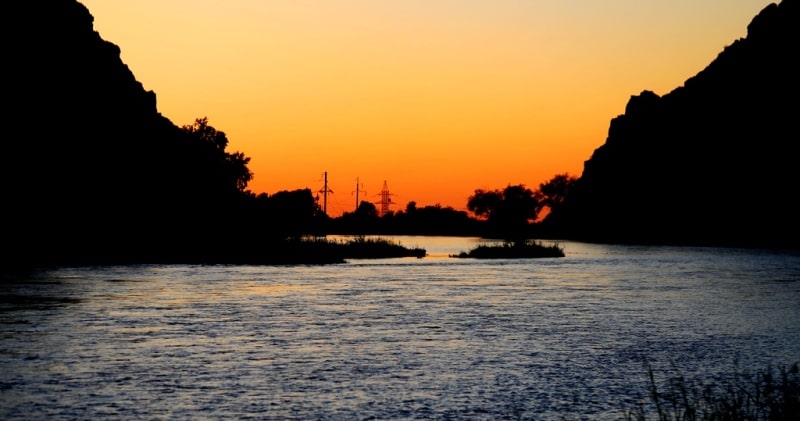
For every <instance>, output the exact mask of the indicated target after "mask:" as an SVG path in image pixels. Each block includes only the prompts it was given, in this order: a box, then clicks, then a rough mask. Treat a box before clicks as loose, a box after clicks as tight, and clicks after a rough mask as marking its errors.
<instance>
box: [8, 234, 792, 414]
mask: <svg viewBox="0 0 800 421" xmlns="http://www.w3.org/2000/svg"><path fill="white" fill-rule="evenodd" d="M397 238H398V239H399V241H401V242H402V243H403V244H404V245H406V246H409V247H424V248H426V249H428V250H429V253H430V254H431V256H430V257H426V258H424V259H416V258H408V259H386V260H354V261H351V262H349V263H347V264H343V265H332V266H276V267H269V266H267V267H260V266H126V267H114V268H95V269H83V268H81V269H61V270H57V271H51V272H48V273H43V274H40V275H38V276H37V277H35V279H30V280H26V281H25V282H19V283H12V284H8V285H0V288H1V290H0V291H1V294H0V295H2V297H4V298H3V300H0V315H2V321H1V322H0V418H2V419H6V420H8V419H94V418H99V417H111V418H122V419H142V418H145V419H154V418H156V419H161V418H169V419H197V418H215V419H217V418H236V419H241V418H255V419H304V420H305V419H370V418H374V419H420V418H428V419H458V418H469V419H518V418H522V419H561V418H562V417H563V419H620V418H621V417H622V412H621V411H622V410H623V409H624V408H625V406H624V405H625V404H626V403H631V402H632V400H633V399H634V398H635V396H636V394H637V393H642V392H643V390H644V389H643V388H644V385H645V384H646V381H647V379H646V374H647V373H646V372H645V369H644V366H643V363H644V362H645V360H647V361H650V362H652V363H654V365H655V366H656V367H662V368H669V367H670V366H671V364H675V366H677V367H679V368H680V369H681V370H682V371H683V373H684V374H685V375H687V376H688V377H692V376H696V377H699V378H707V377H711V376H714V375H716V374H717V373H726V372H730V371H731V370H732V368H733V365H734V363H735V361H739V363H740V364H741V365H743V366H745V367H753V368H754V369H760V368H764V367H766V365H768V364H771V365H773V366H783V365H786V364H789V363H792V362H795V361H798V360H800V351H798V350H800V334H799V333H800V256H798V255H797V254H787V253H770V252H760V251H747V250H724V249H691V248H673V247H619V246H602V245H589V244H581V243H570V242H564V243H563V244H562V245H563V246H564V248H565V252H566V254H567V257H565V258H558V259H534V260H499V261H478V260H472V259H451V258H447V255H449V254H455V253H458V252H459V251H466V249H468V248H471V247H472V246H474V245H475V244H477V242H476V241H477V240H476V239H453V238H424V237H413V238H409V237H397ZM426 241H427V242H426Z"/></svg>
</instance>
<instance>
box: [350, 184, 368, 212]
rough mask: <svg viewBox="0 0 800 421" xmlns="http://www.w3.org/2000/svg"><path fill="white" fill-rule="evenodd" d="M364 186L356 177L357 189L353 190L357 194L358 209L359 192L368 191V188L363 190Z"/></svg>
mask: <svg viewBox="0 0 800 421" xmlns="http://www.w3.org/2000/svg"><path fill="white" fill-rule="evenodd" d="M363 187H364V184H362V183H359V182H358V178H357V177H356V189H355V190H354V191H353V193H355V194H356V210H358V204H359V202H358V193H359V192H361V193H366V192H367V191H366V190H361V189H362V188H363Z"/></svg>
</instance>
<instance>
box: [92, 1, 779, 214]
mask: <svg viewBox="0 0 800 421" xmlns="http://www.w3.org/2000/svg"><path fill="white" fill-rule="evenodd" d="M81 3H83V4H84V5H85V6H86V7H87V8H88V9H89V11H90V12H91V13H92V15H93V16H94V17H95V21H94V25H95V30H97V31H98V32H99V33H100V35H101V36H102V37H103V39H105V40H107V41H110V42H113V43H114V44H117V45H118V46H119V47H120V48H121V50H122V60H123V61H124V62H125V64H127V65H128V67H130V69H131V71H132V72H133V73H134V75H135V76H136V78H137V80H139V81H140V82H142V84H143V85H144V87H145V89H147V90H152V91H154V92H155V93H156V95H157V98H158V109H159V111H160V112H161V113H162V114H163V115H164V116H166V117H167V118H169V119H170V120H171V121H172V122H173V123H175V124H177V125H179V126H181V125H185V124H191V123H192V122H193V121H194V119H195V118H198V117H203V116H207V117H208V119H209V124H211V125H212V126H214V127H215V128H216V129H217V130H221V131H224V132H225V133H226V134H227V136H228V139H229V141H230V143H229V146H228V151H229V152H234V151H240V152H243V153H244V154H245V155H246V156H249V157H250V158H251V161H250V165H249V167H250V169H251V170H252V171H253V173H254V174H255V176H254V179H253V180H252V181H251V183H250V185H249V188H250V190H252V191H253V192H256V193H260V192H266V193H269V194H272V193H275V192H277V191H280V190H294V189H302V188H311V189H312V190H314V191H318V190H322V188H323V174H324V173H325V172H327V174H328V188H329V189H330V190H332V191H333V193H332V194H330V195H329V196H328V202H327V207H328V213H329V214H330V215H331V216H338V215H339V214H341V213H342V212H345V211H348V212H350V211H353V210H354V208H355V206H356V196H355V190H356V185H357V180H358V181H359V182H360V183H361V186H360V188H361V189H363V190H364V191H362V192H361V193H360V194H359V199H361V200H367V201H371V202H373V203H375V204H376V205H378V206H379V202H380V196H379V194H380V190H381V187H382V186H383V183H384V181H386V182H387V184H388V187H389V191H390V192H391V199H392V201H393V202H394V204H393V205H392V207H391V209H393V210H401V209H404V208H405V206H406V204H407V203H408V202H409V201H416V202H417V206H419V207H421V206H427V205H435V204H440V205H442V206H451V207H453V208H455V209H459V210H466V202H467V198H468V197H469V196H470V195H471V194H472V193H473V192H474V190H475V189H478V188H480V189H501V188H503V187H505V186H507V185H509V184H524V185H526V186H528V187H530V188H532V189H535V188H537V187H538V186H539V183H542V182H545V181H547V180H549V179H550V178H552V177H553V176H554V175H556V174H560V173H569V174H571V175H574V176H579V175H580V174H581V172H582V170H583V162H584V161H585V160H586V159H588V158H589V157H590V156H591V154H592V152H593V151H594V149H595V148H597V147H599V146H600V145H602V144H603V143H604V142H605V139H606V134H607V131H608V125H609V122H610V120H611V119H612V118H613V117H615V116H617V115H619V114H621V113H623V112H624V108H625V104H626V103H627V101H628V99H629V97H630V96H631V95H634V94H638V93H640V92H641V91H642V90H645V89H647V90H652V91H654V92H656V93H657V94H659V95H663V94H665V93H667V92H669V91H671V90H672V89H674V88H676V87H678V86H680V85H682V84H683V82H684V81H685V80H686V79H687V78H689V77H691V76H693V75H694V74H696V73H697V72H698V71H700V70H701V69H702V68H703V67H705V66H706V65H707V64H708V63H710V62H711V60H713V59H714V58H715V57H716V56H717V54H718V53H719V52H721V51H722V49H723V48H724V47H725V46H727V45H730V44H731V43H732V42H733V41H735V40H736V39H738V38H742V37H744V36H745V35H746V33H747V32H746V31H747V29H746V28H747V24H748V23H749V22H750V20H751V19H752V18H753V17H754V16H755V15H756V14H757V13H758V12H759V11H760V10H761V9H763V8H764V7H765V6H766V5H768V4H769V3H770V2H769V1H761V0H704V1H697V0H670V1H663V0H660V1H655V0H603V1H601V0H583V1H579V2H565V1H562V0H537V1H533V0H493V1H487V0H483V1H479V0H396V1H389V0H385V1H384V0H191V1H189V0H136V1H130V0H81ZM320 204H322V201H321V200H320Z"/></svg>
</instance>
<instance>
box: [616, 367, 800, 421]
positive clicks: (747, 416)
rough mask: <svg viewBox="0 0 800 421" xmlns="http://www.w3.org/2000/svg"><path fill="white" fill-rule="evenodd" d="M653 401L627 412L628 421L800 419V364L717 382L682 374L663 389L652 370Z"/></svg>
mask: <svg viewBox="0 0 800 421" xmlns="http://www.w3.org/2000/svg"><path fill="white" fill-rule="evenodd" d="M648 371H649V390H648V396H647V398H644V399H640V401H639V402H638V404H636V405H635V407H634V408H632V409H627V410H626V411H625V419H626V420H627V421H646V420H658V421H678V420H686V421H712V420H713V421H728V420H731V421H733V420H736V421H789V420H792V421H796V420H800V374H798V371H799V370H798V363H794V364H792V365H790V366H788V367H783V368H780V369H777V370H776V369H774V368H772V367H767V368H766V369H764V370H760V371H758V372H756V373H752V374H750V373H746V372H743V371H742V370H740V369H739V368H738V364H737V369H736V370H734V372H733V373H732V374H731V375H729V376H727V377H725V378H722V379H719V380H715V381H714V382H711V383H698V382H691V381H689V380H687V379H686V378H685V377H684V376H682V375H681V374H680V373H677V372H676V371H673V372H672V374H670V375H669V377H668V378H667V379H666V381H664V382H661V383H662V385H661V387H659V386H658V385H657V383H659V382H658V381H657V380H656V376H655V374H654V372H653V369H652V368H651V367H648Z"/></svg>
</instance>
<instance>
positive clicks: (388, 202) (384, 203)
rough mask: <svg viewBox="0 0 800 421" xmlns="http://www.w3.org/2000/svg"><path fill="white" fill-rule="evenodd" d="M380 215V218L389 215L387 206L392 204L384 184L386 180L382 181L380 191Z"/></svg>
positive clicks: (387, 187) (387, 188) (386, 186)
mask: <svg viewBox="0 0 800 421" xmlns="http://www.w3.org/2000/svg"><path fill="white" fill-rule="evenodd" d="M380 196H381V213H380V216H383V215H386V214H387V213H389V205H391V204H392V203H394V202H392V198H391V196H392V194H391V193H389V186H388V185H387V184H386V180H383V189H381V193H380Z"/></svg>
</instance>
